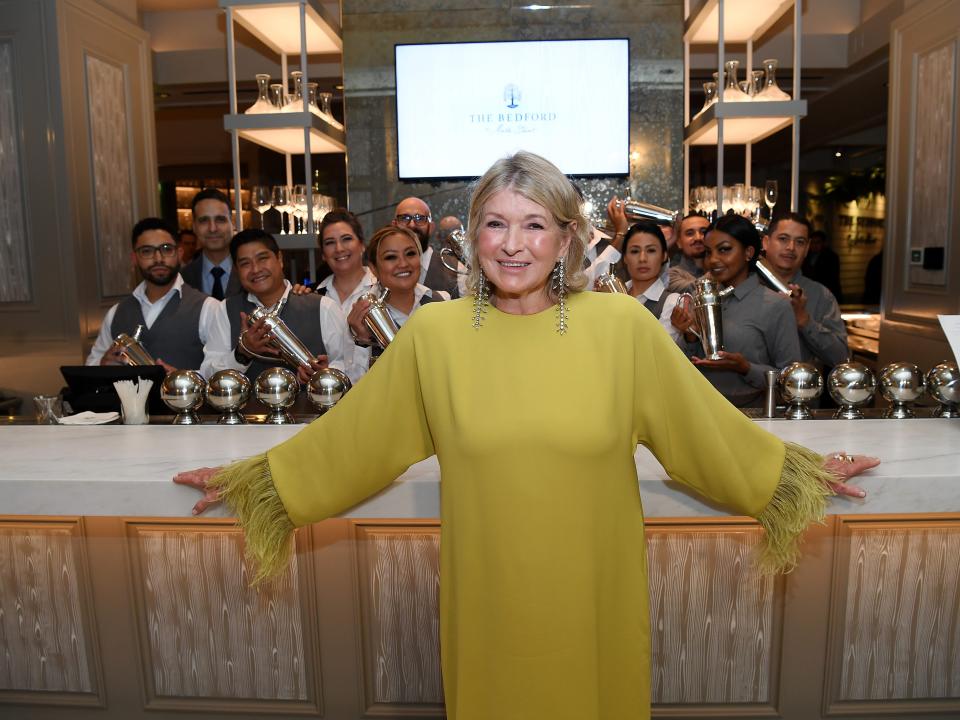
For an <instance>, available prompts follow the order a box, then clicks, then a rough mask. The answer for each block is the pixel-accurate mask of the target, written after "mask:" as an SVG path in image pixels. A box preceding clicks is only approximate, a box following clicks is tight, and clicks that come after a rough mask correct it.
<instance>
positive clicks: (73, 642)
mask: <svg viewBox="0 0 960 720" xmlns="http://www.w3.org/2000/svg"><path fill="white" fill-rule="evenodd" d="M79 541H80V540H79V536H78V533H77V527H76V525H75V524H73V523H56V524H54V523H26V522H24V523H0V690H14V691H42V692H73V693H92V692H93V686H94V681H93V670H92V668H91V666H90V658H91V657H93V654H92V653H91V652H90V648H89V647H88V643H89V642H90V640H91V632H90V631H89V629H88V627H87V625H86V621H85V613H84V602H83V588H84V587H85V585H86V580H85V579H84V578H83V576H82V564H81V562H80V559H79V555H78V549H77V545H78V543H79Z"/></svg>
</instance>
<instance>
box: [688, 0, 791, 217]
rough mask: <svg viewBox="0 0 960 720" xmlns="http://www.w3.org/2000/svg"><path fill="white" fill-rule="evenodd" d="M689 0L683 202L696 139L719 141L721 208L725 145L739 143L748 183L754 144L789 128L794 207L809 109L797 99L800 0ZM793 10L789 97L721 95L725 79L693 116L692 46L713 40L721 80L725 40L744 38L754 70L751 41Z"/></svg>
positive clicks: (707, 142)
mask: <svg viewBox="0 0 960 720" xmlns="http://www.w3.org/2000/svg"><path fill="white" fill-rule="evenodd" d="M690 2H691V0H684V18H685V19H686V20H685V28H684V34H683V55H684V57H683V61H684V75H683V115H684V135H683V144H684V153H683V206H684V207H685V208H686V207H689V203H690V149H691V147H692V146H694V145H716V147H717V210H718V212H722V210H723V207H722V206H723V185H724V178H723V155H724V147H725V145H743V146H744V153H745V163H744V165H745V167H746V172H745V178H744V183H745V184H746V185H748V186H749V185H750V184H751V164H752V148H753V144H754V143H756V142H759V141H760V140H763V139H764V138H766V137H768V136H770V135H772V134H773V133H776V132H779V131H781V130H783V129H785V128H788V127H789V128H791V130H792V135H793V138H792V152H791V162H790V209H791V210H792V211H796V209H797V205H798V202H799V180H800V168H799V165H800V122H799V120H800V118H802V117H805V116H806V114H807V102H806V100H801V99H800V36H801V15H802V7H801V0H781V1H780V2H778V1H777V0H764V1H763V2H759V1H758V0H706V2H704V3H703V5H702V6H701V7H700V9H699V10H697V11H696V12H695V13H694V14H693V15H691V13H690ZM790 10H793V88H792V92H791V97H792V98H793V99H792V100H790V101H783V102H762V101H756V102H735V103H734V102H731V103H725V102H724V101H723V85H724V83H723V82H722V81H720V80H718V82H717V85H718V87H717V93H718V100H717V102H716V103H714V104H713V105H711V106H710V107H709V108H707V110H706V111H705V112H702V113H700V114H698V115H697V116H696V117H694V118H693V119H692V120H691V114H690V46H691V45H716V46H717V74H718V75H717V76H718V78H720V79H721V80H722V78H723V76H724V63H725V62H726V55H725V51H726V44H727V43H737V44H744V43H745V44H746V47H747V62H746V67H745V68H744V71H745V72H746V74H747V77H749V73H750V71H751V70H753V43H754V42H755V41H757V40H759V39H760V38H761V37H762V36H763V35H764V33H766V32H767V30H769V29H770V28H771V27H772V26H773V25H774V24H775V23H777V22H778V21H779V20H780V18H782V17H783V16H784V15H785V14H786V13H787V12H788V11H790Z"/></svg>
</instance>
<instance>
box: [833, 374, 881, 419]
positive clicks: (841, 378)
mask: <svg viewBox="0 0 960 720" xmlns="http://www.w3.org/2000/svg"><path fill="white" fill-rule="evenodd" d="M827 391H828V392H829V393H830V397H832V398H833V401H834V402H835V403H837V405H839V406H840V407H839V409H838V410H837V412H836V413H834V416H833V417H835V418H837V419H844V420H858V419H860V418H862V417H863V413H862V412H861V411H860V408H861V407H862V406H864V405H866V404H867V403H869V402H870V401H871V400H872V399H873V396H874V394H875V393H876V391H877V378H876V376H875V375H874V374H873V370H871V369H870V368H868V367H867V366H866V365H864V364H863V363H858V362H846V363H840V364H839V365H837V366H836V367H835V368H834V369H833V370H831V371H830V375H829V376H828V377H827Z"/></svg>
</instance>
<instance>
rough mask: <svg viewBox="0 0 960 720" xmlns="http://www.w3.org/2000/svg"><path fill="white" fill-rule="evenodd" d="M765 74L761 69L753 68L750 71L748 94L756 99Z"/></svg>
mask: <svg viewBox="0 0 960 720" xmlns="http://www.w3.org/2000/svg"><path fill="white" fill-rule="evenodd" d="M766 77H767V74H766V73H765V72H764V71H763V70H754V71H752V72H751V73H750V95H751V97H752V99H754V100H756V99H757V95H759V94H760V93H761V92H763V84H764V80H765V78H766Z"/></svg>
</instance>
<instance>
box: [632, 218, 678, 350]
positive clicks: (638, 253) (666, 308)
mask: <svg viewBox="0 0 960 720" xmlns="http://www.w3.org/2000/svg"><path fill="white" fill-rule="evenodd" d="M667 259H668V258H667V240H666V238H665V237H664V235H663V231H662V230H661V229H660V226H659V225H656V224H654V223H651V222H638V223H635V224H634V225H631V226H630V229H629V230H627V234H626V237H625V238H624V241H623V267H624V269H625V270H626V273H627V276H628V277H629V280H627V283H626V285H627V291H628V292H629V293H630V294H631V295H633V297H635V298H636V299H637V300H639V301H640V302H641V303H643V306H644V307H645V308H647V310H649V311H650V312H651V313H653V315H654V317H656V318H657V320H659V321H660V324H661V325H662V326H663V327H664V329H665V330H666V331H667V332H668V333H669V334H670V337H672V338H673V341H674V342H675V343H677V344H678V345H680V344H681V343H682V333H681V332H680V330H679V329H678V328H676V327H674V326H673V324H672V323H671V322H670V316H671V314H672V313H673V309H674V308H675V307H676V306H677V301H678V300H679V299H680V295H679V294H677V293H672V292H667V288H666V286H665V285H664V284H663V279H662V278H661V273H662V272H663V266H664V263H666V262H667Z"/></svg>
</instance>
